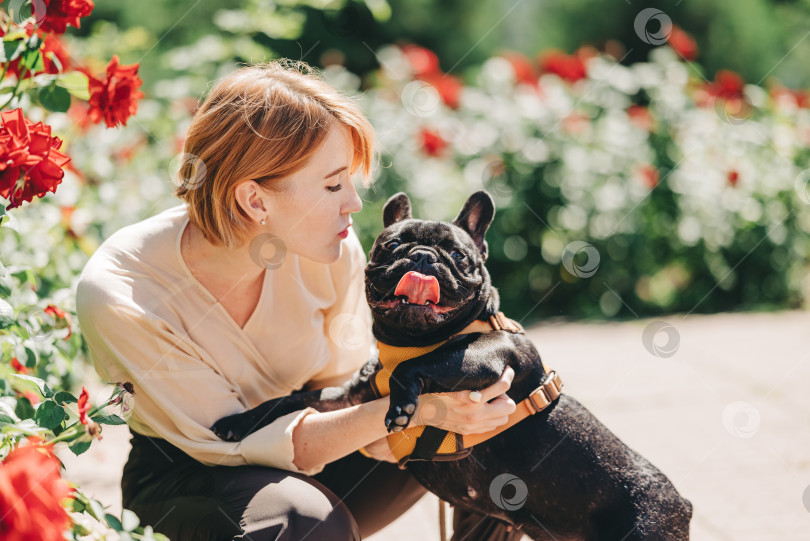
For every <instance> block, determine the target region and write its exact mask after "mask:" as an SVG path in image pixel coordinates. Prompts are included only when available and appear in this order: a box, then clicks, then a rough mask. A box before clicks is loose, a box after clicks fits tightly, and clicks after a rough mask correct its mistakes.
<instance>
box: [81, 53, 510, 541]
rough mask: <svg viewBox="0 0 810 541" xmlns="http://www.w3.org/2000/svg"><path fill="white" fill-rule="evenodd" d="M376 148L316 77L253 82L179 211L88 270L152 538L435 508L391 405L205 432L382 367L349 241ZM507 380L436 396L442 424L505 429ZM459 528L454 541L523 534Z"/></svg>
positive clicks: (217, 133)
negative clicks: (396, 441) (122, 391)
mask: <svg viewBox="0 0 810 541" xmlns="http://www.w3.org/2000/svg"><path fill="white" fill-rule="evenodd" d="M372 149H373V129H372V127H371V125H370V124H369V123H368V121H367V120H366V119H365V118H364V116H363V115H362V113H361V112H360V111H359V109H358V108H357V106H356V105H355V104H354V103H352V102H351V100H349V99H347V98H346V97H344V96H342V95H341V94H339V93H338V92H337V91H336V90H335V89H333V88H332V87H331V86H330V85H328V84H327V83H325V82H324V81H322V80H321V79H320V78H319V77H318V76H317V75H316V74H314V73H313V72H312V71H311V70H310V68H309V67H308V66H307V65H306V64H303V63H300V62H299V63H291V62H272V63H268V64H264V65H257V66H249V67H243V68H241V69H238V70H237V71H235V72H234V73H232V74H231V75H229V76H227V77H225V78H224V79H223V80H221V81H220V82H219V83H218V84H216V86H215V87H214V88H213V89H212V90H211V91H210V93H209V95H208V96H207V97H206V99H205V101H204V102H203V104H202V105H201V106H200V108H199V109H198V110H197V112H196V113H195V115H194V118H193V120H192V123H191V125H190V127H189V130H188V134H187V137H186V140H185V148H184V152H185V157H186V160H185V163H184V165H183V167H182V168H181V171H180V173H181V175H180V176H181V177H182V182H181V183H180V186H179V187H178V189H177V191H176V194H177V195H178V196H179V197H180V198H181V199H182V200H183V201H184V203H183V204H182V205H179V206H176V207H173V208H170V209H168V210H165V211H163V212H161V213H159V214H157V215H155V216H152V217H151V218H148V219H146V220H144V221H142V222H140V223H137V224H134V225H130V226H128V227H124V228H123V229H121V230H120V231H118V232H116V233H115V234H114V235H112V236H111V237H110V238H109V239H107V240H106V241H105V242H104V243H103V244H102V246H101V247H100V248H99V249H98V250H97V252H96V253H95V254H94V255H93V256H92V257H91V258H90V260H89V262H88V263H87V266H86V267H85V269H84V271H83V272H82V275H81V277H80V280H79V283H78V286H77V313H78V316H79V321H80V325H81V328H82V330H83V333H84V336H85V338H86V340H87V343H88V345H89V348H90V353H91V357H92V360H93V363H94V366H95V368H96V371H97V372H98V373H99V375H100V376H101V378H102V379H103V380H104V381H106V382H110V383H113V382H124V381H129V382H131V383H132V384H133V385H134V389H135V405H134V409H133V411H132V415H131V417H130V418H129V419H128V424H129V427H130V429H131V432H132V441H131V443H132V450H131V452H130V455H129V458H128V461H127V463H126V466H125V468H124V473H123V478H122V480H121V488H122V496H123V506H124V507H125V508H128V509H132V510H133V511H135V512H136V513H137V514H138V515H139V516H140V518H141V521H142V522H143V523H147V524H151V525H153V527H154V528H155V529H156V531H159V532H162V533H165V534H166V535H168V536H169V537H170V538H171V539H173V540H191V539H194V540H199V539H212V540H214V539H216V540H220V539H223V540H224V539H243V538H244V539H254V540H260V539H290V540H293V539H294V540H298V539H304V538H308V539H312V540H313V541H315V540H321V541H323V540H331V539H340V540H346V539H359V538H360V537H361V536H367V535H370V534H372V533H373V532H375V531H377V530H379V529H381V528H382V527H384V526H385V525H386V524H388V523H390V522H391V521H392V520H394V519H395V518H396V517H397V516H399V515H401V514H402V513H403V512H405V511H406V510H407V509H408V508H409V507H411V506H412V505H413V504H414V503H415V502H416V501H417V500H418V499H419V498H420V497H421V496H422V495H423V494H424V492H425V491H424V489H423V488H422V487H421V486H420V485H418V483H416V482H415V480H414V479H413V478H412V477H411V476H410V474H408V472H407V471H406V470H400V469H399V468H398V467H397V466H396V465H395V464H392V463H391V462H393V458H392V457H391V455H390V453H388V447H387V445H386V442H385V439H384V437H385V435H386V429H385V426H384V423H383V418H384V415H385V412H386V410H387V409H388V399H387V398H384V399H379V400H375V401H373V402H369V403H366V404H362V405H359V406H355V407H351V408H347V409H344V410H340V411H334V412H329V413H319V412H317V411H315V410H314V409H312V408H308V409H306V410H302V411H298V412H294V413H291V414H289V415H285V416H283V417H281V418H279V419H277V420H276V421H274V422H273V423H271V424H269V425H268V426H266V427H264V428H262V429H260V430H258V431H256V432H254V433H253V434H251V435H250V436H248V437H246V438H245V439H244V440H243V441H241V442H238V443H233V442H225V441H222V440H220V439H219V438H217V437H216V436H215V435H214V434H213V433H212V432H211V431H210V430H209V427H210V426H211V425H213V423H214V422H215V421H217V420H218V419H220V418H221V417H224V416H226V415H230V414H233V413H238V412H242V411H245V410H247V409H250V408H253V407H255V406H257V405H259V404H260V403H262V402H264V401H265V400H268V399H270V398H274V397H279V396H285V395H288V394H290V393H292V392H294V391H296V390H299V389H302V388H305V387H306V388H307V389H317V388H321V387H325V386H328V385H333V384H340V383H342V382H344V381H346V380H347V379H348V378H349V376H350V375H351V374H352V373H353V372H354V371H355V370H356V369H357V368H359V367H360V366H361V365H362V364H363V363H364V362H365V361H366V360H367V359H368V358H369V357H370V356H372V355H374V354H375V352H376V351H375V346H374V339H373V336H372V335H371V331H370V328H371V316H370V310H369V309H368V306H367V305H366V302H365V295H364V282H363V269H364V267H365V264H366V259H365V254H364V252H363V249H362V247H361V245H360V242H359V240H358V238H357V236H356V234H355V233H354V232H353V231H352V229H351V214H352V213H355V212H358V211H360V209H361V208H362V203H361V200H360V198H359V197H358V195H357V192H356V190H355V188H354V185H353V184H352V181H351V176H352V175H353V174H354V173H355V172H357V171H361V172H362V173H363V177H364V180H365V181H366V182H368V179H369V178H370V173H371V170H372V166H373V161H374V159H375V154H374V152H373V150H372ZM358 329H360V332H359V333H358V332H357V330H358ZM513 375H514V374H513V373H512V372H509V373H507V374H505V376H504V378H502V380H501V381H499V382H498V383H497V384H495V385H493V386H492V387H490V388H488V389H484V390H482V395H483V398H484V399H483V400H480V402H479V403H474V402H472V401H471V400H470V397H469V394H468V393H464V392H459V393H441V394H437V395H435V398H436V399H437V400H442V401H444V402H445V405H446V406H447V407H446V409H447V411H448V414H447V416H446V418H445V419H444V420H442V422H441V423H438V422H437V423H436V425H437V426H440V427H442V428H446V429H448V430H453V431H456V432H461V433H477V432H484V431H488V430H490V429H493V428H495V427H496V426H498V425H500V424H503V423H504V422H505V421H506V416H507V415H508V414H509V413H511V412H512V411H513V410H514V409H515V405H514V403H513V402H512V401H511V400H509V399H508V398H507V397H506V395H504V394H503V393H504V392H505V391H506V390H507V389H508V388H509V384H510V382H511V377H512V376H513ZM496 397H497V399H496V400H493V402H492V403H487V400H489V399H492V398H496ZM422 402H423V403H424V402H425V401H424V400H423V401H422ZM422 418H427V416H425V415H423V412H422V411H421V410H417V415H416V418H415V419H416V420H417V421H418V420H420V419H422ZM364 446H365V449H364V451H365V452H364V453H360V452H357V451H358V450H359V449H361V448H363V447H364ZM364 455H365V456H364ZM457 515H458V516H456V517H455V524H456V535H457V537H458V538H461V537H462V536H465V535H466V537H467V539H471V540H472V539H496V538H503V539H505V538H507V537H506V536H507V535H512V534H506V533H505V530H504V527H503V526H502V525H501V524H500V523H498V522H496V521H494V520H491V519H489V518H487V517H480V516H472V515H462V514H457ZM465 524H466V525H465Z"/></svg>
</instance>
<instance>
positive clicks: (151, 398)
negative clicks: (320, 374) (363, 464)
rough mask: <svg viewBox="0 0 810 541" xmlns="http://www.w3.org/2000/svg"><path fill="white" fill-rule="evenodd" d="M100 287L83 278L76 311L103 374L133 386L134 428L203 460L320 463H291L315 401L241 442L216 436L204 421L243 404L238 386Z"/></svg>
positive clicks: (188, 344) (285, 465) (178, 336)
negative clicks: (296, 437)
mask: <svg viewBox="0 0 810 541" xmlns="http://www.w3.org/2000/svg"><path fill="white" fill-rule="evenodd" d="M102 286H103V284H100V283H97V281H95V280H92V279H85V278H84V277H83V278H82V279H81V280H80V281H79V283H78V286H77V291H76V312H77V316H78V319H79V325H80V326H81V329H82V333H83V335H84V337H85V340H86V342H87V344H88V347H89V350H90V357H91V359H92V361H93V365H94V367H95V369H96V371H97V372H98V374H99V376H100V377H101V379H102V380H103V381H105V382H107V383H116V382H125V381H129V382H131V383H132V384H133V385H134V389H135V396H134V408H133V410H132V417H131V418H130V419H129V420H128V424H129V425H130V426H131V427H132V428H134V429H135V430H136V431H138V432H141V433H144V434H145V435H147V436H157V437H160V438H163V439H165V440H167V441H168V442H169V443H171V444H172V445H174V446H175V447H178V448H179V449H181V450H182V451H184V452H185V453H186V454H188V455H189V456H191V457H192V458H194V459H196V460H197V461H199V462H201V463H203V464H205V465H208V466H216V465H225V466H239V465H244V464H256V465H263V466H269V467H273V468H279V469H284V470H289V471H294V472H298V473H304V474H306V475H314V474H315V473H318V472H320V471H321V470H322V469H323V466H320V467H316V468H314V469H311V470H306V471H305V470H300V469H299V468H298V467H297V466H296V465H295V464H294V463H293V458H294V450H293V442H292V433H293V430H294V429H295V427H296V425H297V424H298V423H299V422H300V421H301V419H303V418H304V417H305V416H306V415H308V414H309V413H313V412H315V410H314V409H312V408H307V409H305V410H300V411H296V412H292V413H290V414H287V415H285V416H283V417H280V418H279V419H276V420H275V421H274V422H273V423H271V424H269V425H267V426H265V427H263V428H261V429H260V430H257V431H256V432H254V433H252V434H250V435H249V436H247V437H246V438H244V439H243V440H242V441H240V442H227V441H223V440H221V439H220V438H218V437H217V436H216V434H214V433H213V432H212V431H211V430H210V429H209V427H211V426H212V425H213V424H214V423H215V422H216V421H217V420H219V419H220V418H222V417H224V416H226V415H230V414H234V413H241V412H243V411H246V409H247V407H246V404H245V403H244V402H243V401H242V399H241V398H240V395H239V394H238V393H237V391H236V390H235V389H234V388H233V387H232V385H231V384H230V383H229V382H228V380H227V379H226V378H224V377H223V376H222V375H221V374H220V373H218V372H217V370H216V369H215V368H213V367H215V366H216V364H215V363H214V362H212V360H210V359H207V356H208V354H207V353H206V352H204V351H202V350H201V349H200V348H198V347H196V345H195V344H194V343H193V342H192V341H191V340H189V339H188V337H187V336H186V335H185V333H184V332H182V331H178V330H177V329H175V328H172V326H171V325H169V324H168V323H167V322H166V321H164V320H161V319H160V318H159V317H157V316H155V315H154V314H151V313H149V312H147V311H145V310H143V309H142V308H141V307H139V306H138V305H136V304H135V303H134V302H133V301H132V300H131V299H127V298H126V295H116V294H114V293H112V292H110V291H109V289H108V288H104V287H102Z"/></svg>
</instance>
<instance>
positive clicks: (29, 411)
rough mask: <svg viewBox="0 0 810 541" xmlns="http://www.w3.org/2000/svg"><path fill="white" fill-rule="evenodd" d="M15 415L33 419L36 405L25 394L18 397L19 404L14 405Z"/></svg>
mask: <svg viewBox="0 0 810 541" xmlns="http://www.w3.org/2000/svg"><path fill="white" fill-rule="evenodd" d="M14 415H16V416H17V417H19V418H20V419H31V418H33V417H34V406H32V405H31V401H30V400H28V399H27V398H25V397H24V396H22V397H20V398H18V399H17V405H16V406H15V407H14Z"/></svg>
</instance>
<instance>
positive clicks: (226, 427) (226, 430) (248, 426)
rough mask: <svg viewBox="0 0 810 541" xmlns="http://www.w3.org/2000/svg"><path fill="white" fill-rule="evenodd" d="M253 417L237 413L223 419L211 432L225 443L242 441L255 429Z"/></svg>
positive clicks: (215, 424)
mask: <svg viewBox="0 0 810 541" xmlns="http://www.w3.org/2000/svg"><path fill="white" fill-rule="evenodd" d="M253 424H254V423H253V422H252V419H251V416H250V415H248V414H245V413H237V414H235V415H228V416H227V417H223V418H222V419H220V420H219V421H217V422H216V423H214V426H212V427H211V431H212V432H213V433H214V434H216V435H217V436H218V437H219V438H221V439H223V440H225V441H241V440H242V438H244V437H246V436H247V435H248V434H250V432H251V431H252V429H253Z"/></svg>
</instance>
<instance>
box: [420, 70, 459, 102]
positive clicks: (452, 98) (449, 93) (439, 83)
mask: <svg viewBox="0 0 810 541" xmlns="http://www.w3.org/2000/svg"><path fill="white" fill-rule="evenodd" d="M420 79H421V80H422V81H425V82H426V83H429V84H430V85H432V86H433V87H434V88H435V89H436V91H437V92H438V93H439V96H441V98H442V101H443V102H444V104H445V105H447V106H448V107H450V108H451V109H458V106H459V101H460V98H461V89H462V88H464V85H463V84H462V83H461V81H460V80H459V79H457V78H456V77H453V76H452V75H447V74H446V73H445V74H442V73H441V72H436V73H432V74H429V75H423V76H422V77H420Z"/></svg>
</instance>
